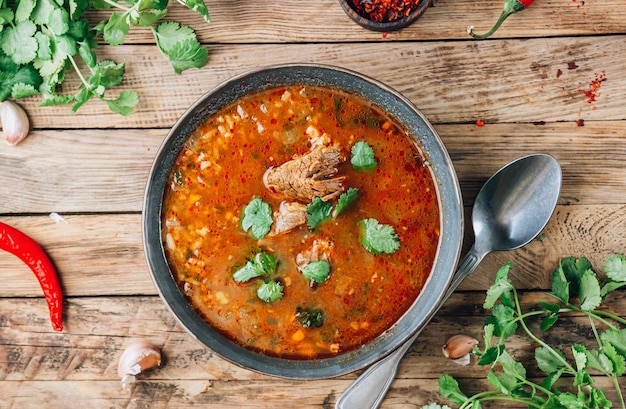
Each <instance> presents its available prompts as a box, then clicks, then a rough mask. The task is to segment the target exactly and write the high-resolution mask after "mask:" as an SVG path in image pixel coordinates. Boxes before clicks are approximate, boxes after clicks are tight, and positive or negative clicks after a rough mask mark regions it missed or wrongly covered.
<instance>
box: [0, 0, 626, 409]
mask: <svg viewBox="0 0 626 409" xmlns="http://www.w3.org/2000/svg"><path fill="white" fill-rule="evenodd" d="M206 3H207V7H208V9H209V11H210V13H211V23H210V24H206V23H205V22H204V21H203V20H202V18H201V17H200V16H196V15H194V14H192V13H189V12H188V10H187V9H185V8H184V7H183V6H176V5H172V6H170V8H171V11H170V14H169V16H170V17H171V18H172V19H173V20H176V21H185V23H186V24H189V25H190V26H191V27H192V28H194V29H195V30H196V32H197V33H198V36H199V38H200V40H201V42H202V43H203V44H207V45H208V48H209V62H208V64H207V65H206V66H205V67H204V68H202V69H193V70H187V71H185V72H184V73H183V74H182V75H176V74H174V72H173V71H172V69H171V67H170V66H169V65H168V63H167V62H166V61H165V60H164V59H163V58H161V56H160V55H159V51H158V49H157V48H156V47H155V46H154V40H153V39H152V37H151V35H150V34H149V33H147V32H145V31H144V30H134V29H131V31H130V32H129V34H128V37H127V40H126V43H125V44H124V45H122V46H118V47H111V46H107V45H104V44H102V45H101V46H100V47H98V49H97V52H98V54H99V55H100V56H101V58H103V59H104V58H111V59H113V60H116V61H117V62H126V63H127V72H126V78H125V82H124V84H123V86H124V88H125V89H132V90H134V91H136V92H137V93H138V94H139V98H140V101H139V104H138V105H137V107H136V112H135V113H134V114H132V115H130V116H126V117H123V116H120V115H117V114H114V113H111V112H110V111H109V110H108V109H107V107H106V105H104V104H103V103H102V102H101V101H97V100H94V101H90V102H88V103H87V104H86V105H84V106H83V107H81V108H80V110H79V111H78V112H77V113H75V114H73V113H72V112H71V108H70V107H68V106H60V107H41V106H39V99H38V98H37V97H28V98H26V99H22V100H20V101H19V103H20V104H21V105H22V107H23V108H24V109H25V110H26V112H27V113H28V116H29V118H30V122H31V133H30V135H29V136H28V137H27V138H26V139H25V140H24V141H23V142H21V143H20V144H19V145H18V146H16V147H9V146H8V145H4V144H2V145H1V146H0V222H2V223H5V224H7V225H10V226H12V227H14V228H16V229H18V230H20V231H22V232H23V233H25V234H27V235H28V236H30V237H31V238H32V239H34V240H35V241H36V242H37V243H39V244H40V245H41V247H42V248H43V249H44V250H45V252H46V254H47V255H48V256H49V257H50V259H51V260H52V262H53V264H54V266H55V267H56V270H57V272H58V277H59V280H60V283H61V288H62V291H63V296H64V301H63V331H62V332H58V331H54V329H53V328H52V326H51V324H50V313H49V311H48V307H47V304H46V300H45V298H44V297H43V293H42V289H41V287H40V285H39V283H38V281H37V278H36V276H35V275H34V274H33V272H32V271H31V270H30V268H29V267H28V266H27V265H26V264H23V263H22V261H21V260H20V259H19V258H17V257H15V256H13V255H11V254H10V253H8V252H0V281H1V282H2V284H1V285H0V397H1V398H0V409H9V408H10V409H17V408H20V409H21V408H42V407H55V408H64V407H67V408H70V407H72V408H92V409H99V408H107V409H108V408H163V409H165V408H167V409H174V408H188V407H202V408H223V407H232V408H261V407H262V408H331V407H333V406H334V404H335V402H336V400H337V399H338V397H339V396H340V395H341V393H342V392H343V391H344V390H345V389H346V388H347V387H348V386H349V385H350V384H351V382H352V381H354V380H355V379H356V377H357V376H358V373H353V374H349V375H345V376H342V377H339V378H337V379H331V380H315V381H292V380H286V379H279V378H273V377H269V376H263V375H259V374H257V373H255V372H251V371H248V370H246V369H242V368H239V367H237V366H235V365H233V364H231V363H228V362H226V361H225V360H223V359H221V358H220V357H219V356H217V355H216V354H214V353H212V352H211V351H210V350H209V349H207V348H205V347H204V346H202V345H201V344H200V343H199V342H197V341H196V340H194V339H193V338H192V337H191V336H189V335H188V334H187V333H186V332H185V331H184V330H183V329H182V328H181V327H180V326H179V325H178V324H177V323H176V321H175V319H174V318H173V317H172V315H171V314H170V313H169V311H168V310H167V308H166V307H165V305H164V304H163V302H162V301H161V299H160V298H159V297H158V295H157V292H156V289H155V287H154V286H153V284H152V281H151V279H150V275H149V273H148V269H147V265H146V261H145V257H144V252H143V246H142V238H141V223H140V221H141V211H142V200H143V194H144V189H145V184H146V181H147V177H148V173H149V170H150V166H151V164H152V161H153V159H154V156H155V153H156V151H157V149H158V147H159V145H160V144H161V142H162V140H163V138H164V137H165V135H166V134H167V132H168V129H169V128H170V127H171V126H172V125H173V124H174V122H175V121H176V119H177V118H178V117H179V116H180V115H181V114H182V113H183V112H184V111H185V109H186V108H187V107H188V106H190V105H191V104H192V103H193V102H194V101H195V100H196V99H198V98H199V97H200V96H201V95H202V94H204V93H205V92H206V91H208V90H209V89H211V88H212V87H213V86H215V85H217V84H218V83H220V82H221V81H224V80H226V79H228V78H229V77H231V76H233V75H235V74H238V73H241V72H243V71H247V70H249V69H252V68H256V67H260V66H264V65H273V64H277V63H291V62H305V63H322V64H330V65H337V66H341V67H345V68H348V69H351V70H355V71H359V72H361V73H363V74H366V75H368V76H371V77H374V78H376V79H378V80H380V81H382V82H384V83H386V84H388V85H390V86H391V87H393V88H395V89H396V90H398V91H399V92H401V93H402V94H404V95H405V96H406V97H408V98H409V99H410V100H411V101H413V102H414V103H415V104H416V105H417V106H418V107H419V108H420V109H421V110H422V111H423V113H424V114H425V115H426V116H427V117H428V119H429V120H430V121H431V122H432V123H433V125H434V127H435V128H436V130H437V131H438V132H439V134H440V135H441V138H442V140H443V142H444V143H445V145H446V147H447V149H448V151H449V153H450V156H451V158H452V161H453V163H454V166H455V167H456V171H457V173H458V176H459V179H460V185H461V189H462V192H463V200H464V205H465V209H466V216H467V217H466V226H467V228H466V233H465V245H464V251H466V250H467V249H468V247H469V243H470V242H471V240H472V234H473V233H472V231H471V225H470V223H469V213H470V209H471V206H472V204H473V201H474V197H475V196H476V193H477V191H478V189H479V188H480V186H481V185H482V184H483V183H484V181H485V180H486V179H487V178H488V177H489V176H490V175H491V174H492V173H493V172H494V171H496V170H497V169H498V168H500V167H501V166H502V165H504V164H505V163H507V162H509V161H511V160H513V159H515V158H517V157H520V156H523V155H525V154H529V153H535V152H543V153H549V154H551V155H553V156H554V157H555V158H556V159H557V160H558V161H559V162H560V164H561V166H562V169H563V187H562V190H561V197H560V199H559V202H558V206H557V209H556V211H555V213H554V215H553V217H552V219H551V221H550V222H549V223H548V225H547V226H546V228H545V229H544V231H543V232H542V234H541V236H540V237H539V238H538V239H536V240H534V241H532V242H531V243H529V244H528V245H527V246H525V247H524V248H522V249H519V250H516V251H510V252H501V253H492V254H490V255H488V256H487V257H486V258H485V260H484V261H483V262H482V263H481V264H480V266H479V267H478V269H477V270H476V271H475V272H474V273H473V275H472V276H471V277H470V278H468V279H467V280H466V282H464V283H463V284H462V285H461V287H460V288H459V289H458V290H457V291H456V293H455V294H454V295H453V296H452V297H451V298H450V299H449V300H448V301H447V302H446V304H445V305H444V307H443V308H442V309H441V310H440V311H439V313H438V314H437V315H436V316H435V317H434V319H433V321H432V322H431V323H430V324H429V325H428V327H427V328H426V329H425V330H424V332H423V333H422V334H421V335H420V338H419V339H418V341H417V342H416V343H415V344H414V345H413V346H412V348H411V349H410V350H409V352H408V354H407V356H406V357H405V359H404V360H403V362H402V364H401V366H400V369H399V373H398V376H397V378H396V380H395V381H394V383H393V384H392V385H391V389H390V391H389V393H388V394H387V396H386V399H385V400H384V401H383V403H382V406H381V407H382V408H420V407H421V406H422V405H425V404H427V403H429V402H431V401H438V402H441V403H448V404H450V403H449V402H447V401H446V400H445V399H443V398H441V397H439V396H438V393H437V391H438V386H437V379H438V377H439V376H440V375H441V374H444V373H448V374H451V375H453V376H454V377H455V378H457V379H459V380H460V383H461V386H462V388H463V390H464V391H466V392H468V393H471V392H477V391H481V390H485V389H489V388H490V386H489V384H488V382H487V381H486V374H487V372H488V368H486V367H480V366H477V365H475V363H472V364H471V365H468V366H459V365H457V364H455V363H453V362H451V361H449V360H448V359H446V358H445V357H444V356H443V355H442V353H441V346H443V345H444V343H445V341H446V339H447V338H448V337H449V336H452V335H455V334H459V333H463V334H468V335H471V336H472V337H475V338H477V339H478V340H479V341H480V342H481V343H482V331H483V325H484V322H483V320H484V318H485V316H486V315H487V312H485V311H484V310H483V308H482V304H483V301H484V298H485V291H486V289H487V288H488V287H489V286H490V285H491V284H492V283H493V280H494V277H495V273H496V271H497V270H498V268H499V267H500V266H502V265H503V264H505V263H506V262H508V261H512V262H513V265H514V267H513V270H512V271H511V273H510V276H511V279H512V281H513V283H514V284H515V286H516V288H518V290H519V291H520V296H521V299H522V302H523V303H524V304H525V305H526V304H527V305H533V304H536V303H537V302H538V300H540V299H543V298H542V290H548V289H549V288H550V283H551V279H552V272H553V271H554V270H555V268H556V267H557V265H558V262H559V260H560V259H561V258H563V257H566V256H585V257H587V258H588V259H589V260H590V261H591V262H592V264H593V266H594V268H597V269H598V270H599V271H601V269H602V263H603V262H604V260H605V259H606V258H607V257H608V256H610V255H612V254H624V253H626V148H625V146H626V58H625V57H624V56H625V55H626V2H625V1H624V0H585V1H583V0H536V1H535V2H534V3H533V4H532V6H531V7H528V8H527V9H525V10H522V11H520V12H518V13H515V14H513V15H511V16H510V17H508V19H507V20H506V21H505V22H504V23H503V24H502V26H501V27H500V28H499V29H498V31H497V32H495V33H494V34H493V35H491V37H490V38H489V39H486V40H474V39H472V38H471V37H470V36H469V35H468V34H467V27H468V26H469V25H471V26H474V30H475V31H476V32H478V33H483V32H487V31H488V30H489V29H490V28H491V27H492V26H493V24H494V23H495V21H496V20H497V18H498V16H499V15H500V13H501V11H502V2H501V1H500V0H485V1H468V2H458V1H456V2H453V1H451V0H435V2H434V4H433V6H432V7H431V8H429V9H428V10H427V11H426V13H425V14H424V15H423V16H422V17H421V18H420V19H419V20H418V21H417V22H416V23H414V24H413V25H411V26H409V27H408V28H405V29H404V30H402V31H399V32H390V33H379V32H373V31H367V30H365V29H363V28H361V27H359V26H357V25H356V24H354V23H353V22H352V21H351V20H349V19H348V17H347V16H346V15H345V14H344V12H343V10H342V8H341V7H340V5H339V4H338V2H336V1H334V0H317V1H313V2H301V1H296V0H277V1H273V2H265V1H259V0H251V1H235V2H229V1H222V2H217V1H211V0H207V2H206ZM93 18H94V19H95V20H97V19H98V16H97V15H96V16H93ZM78 84H79V81H78V79H77V78H73V77H70V78H67V79H66V82H65V83H64V86H66V87H68V88H77V87H78ZM51 214H55V215H59V217H51ZM606 307H607V308H608V309H610V311H612V313H614V314H616V315H619V316H621V317H626V291H625V290H624V288H622V289H620V290H618V291H616V292H615V293H613V294H612V296H611V298H610V301H608V302H607V304H606ZM548 337H549V338H548V340H549V341H551V342H554V343H556V344H558V345H563V346H564V348H565V347H566V346H567V345H572V344H574V343H581V344H585V343H586V342H587V341H586V340H587V339H588V337H589V333H588V322H583V321H581V318H580V317H577V316H575V315H574V316H571V317H569V318H567V319H565V320H564V321H563V322H561V323H560V325H558V326H555V327H554V328H553V329H552V330H551V331H550V332H549V333H548ZM139 339H143V340H149V341H151V342H153V343H154V344H155V345H157V346H159V347H160V348H161V350H162V354H163V362H162V365H161V367H160V368H156V369H152V370H150V371H147V372H145V373H144V374H141V375H139V376H138V379H137V383H135V384H134V385H132V387H131V388H130V389H129V390H127V391H122V388H121V384H120V379H119V378H118V375H117V362H118V359H119V357H120V356H121V354H122V352H123V350H124V349H125V348H126V346H128V345H129V344H130V343H132V342H133V341H135V340H139ZM507 345H508V346H509V347H510V348H511V350H512V351H514V352H515V355H516V359H518V360H520V361H522V362H528V363H529V364H528V367H527V368H528V371H529V374H528V376H529V377H534V376H536V377H539V374H538V369H537V368H536V366H533V365H531V364H530V362H531V360H532V358H533V351H534V347H533V346H532V345H531V344H529V343H528V342H527V341H526V340H525V339H523V338H515V337H514V338H513V339H511V341H510V342H509V343H508V344H507ZM598 379H599V380H598V382H599V383H601V384H603V385H606V386H607V390H609V389H608V388H609V387H610V386H612V383H611V382H610V381H609V380H608V379H605V378H603V377H599V378H598ZM621 385H622V387H624V385H626V382H624V379H623V378H622V379H621ZM611 393H613V394H612V395H611ZM611 393H609V397H611V398H615V397H616V396H615V393H614V392H611ZM450 405H451V404H450ZM494 407H498V406H494ZM510 407H515V406H514V405H511V406H510ZM518 407H519V406H518Z"/></svg>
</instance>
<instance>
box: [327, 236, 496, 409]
mask: <svg viewBox="0 0 626 409" xmlns="http://www.w3.org/2000/svg"><path fill="white" fill-rule="evenodd" d="M486 254H487V252H481V251H477V250H476V247H475V246H472V248H471V249H470V251H469V252H468V253H467V254H466V255H465V257H463V260H461V263H460V264H459V266H458V268H457V270H456V272H455V273H454V276H453V277H452V282H451V283H450V286H449V287H448V290H447V291H446V293H445V295H444V296H443V298H442V299H441V301H440V302H439V304H437V306H436V307H435V309H434V310H433V313H432V315H435V313H436V312H437V310H439V308H441V306H442V305H443V304H444V303H445V302H446V300H447V299H448V298H450V296H451V295H452V293H454V290H456V288H457V287H458V286H459V284H461V282H462V281H463V280H464V279H465V278H466V277H467V276H468V275H470V274H471V273H472V271H474V270H475V269H476V267H477V266H478V264H479V263H480V262H481V260H482V259H483V258H484V257H485V255H486ZM432 315H431V316H430V317H428V318H427V319H426V320H424V321H423V322H422V323H421V324H420V325H419V327H418V328H417V331H416V332H415V334H414V335H413V336H411V338H409V339H408V340H407V341H406V342H405V343H404V344H402V345H401V346H400V347H399V348H398V349H396V350H395V351H393V352H392V353H391V354H389V355H387V356H386V357H384V358H383V359H381V360H379V361H377V362H375V363H374V364H372V365H371V366H370V367H369V368H367V370H365V371H364V372H363V373H362V374H361V375H360V376H359V377H358V378H357V379H356V380H355V381H354V382H353V383H352V384H351V385H350V386H348V389H346V390H345V391H344V392H343V394H341V396H340V397H339V399H337V402H336V403H335V409H368V408H371V409H376V408H378V407H379V406H380V404H381V402H382V401H383V399H384V398H385V395H386V394H387V390H389V387H390V386H391V383H392V382H393V380H394V378H395V377H396V374H397V373H398V366H399V364H400V361H401V360H402V357H403V356H404V354H405V353H406V351H407V350H408V349H409V348H410V347H411V345H412V344H413V342H415V340H416V339H417V337H418V335H419V334H420V333H421V332H422V330H423V329H424V327H426V325H427V324H428V322H429V321H430V319H431V318H432Z"/></svg>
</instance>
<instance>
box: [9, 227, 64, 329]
mask: <svg viewBox="0 0 626 409" xmlns="http://www.w3.org/2000/svg"><path fill="white" fill-rule="evenodd" d="M0 249H2V250H6V251H8V252H9V253H11V254H14V255H16V256H17V257H18V258H19V259H20V260H22V261H23V262H24V263H26V265H27V266H28V267H30V269H31V270H32V271H33V273H35V276H37V280H39V285H41V289H42V290H43V295H44V296H45V297H46V302H47V303H48V309H49V310H50V321H51V323H52V329H54V330H55V331H63V292H62V291H61V284H60V283H59V277H58V276H57V273H56V270H55V269H54V266H53V265H52V262H51V261H50V259H49V258H48V255H47V254H46V252H45V251H44V250H43V249H42V248H41V246H40V245H39V244H37V242H36V241H35V240H33V239H32V238H30V237H28V236H27V235H26V234H24V233H22V232H21V231H19V230H17V229H15V228H14V227H11V226H9V225H7V224H4V223H2V222H0Z"/></svg>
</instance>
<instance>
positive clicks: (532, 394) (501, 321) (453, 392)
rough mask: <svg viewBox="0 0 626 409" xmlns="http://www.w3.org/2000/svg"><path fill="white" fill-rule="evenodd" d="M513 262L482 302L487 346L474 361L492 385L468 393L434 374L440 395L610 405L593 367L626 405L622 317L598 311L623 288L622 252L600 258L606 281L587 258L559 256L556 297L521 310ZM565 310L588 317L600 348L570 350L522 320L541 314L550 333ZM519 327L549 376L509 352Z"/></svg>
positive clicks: (477, 402)
mask: <svg viewBox="0 0 626 409" xmlns="http://www.w3.org/2000/svg"><path fill="white" fill-rule="evenodd" d="M510 268H511V263H508V264H506V265H504V266H503V267H502V268H501V269H500V270H499V271H498V273H497V275H496V280H495V283H494V284H493V285H492V286H491V288H489V290H488V291H487V297H486V299H485V303H484V308H486V309H491V312H492V316H490V317H488V318H487V319H486V325H485V330H484V332H485V333H484V341H485V349H484V350H482V351H481V350H475V351H474V354H476V355H478V356H479V357H480V360H479V362H478V364H479V365H490V366H491V369H492V370H491V372H489V373H488V375H487V380H488V381H489V383H491V385H492V386H493V387H494V389H492V390H489V391H484V392H480V393H477V394H475V395H473V396H470V397H468V396H466V395H465V394H464V393H463V392H462V391H461V390H460V388H459V385H458V383H457V381H456V380H455V379H454V378H452V377H451V376H449V375H442V376H441V377H440V378H439V393H440V394H441V395H442V396H444V397H446V398H448V399H449V400H450V401H451V402H453V403H456V404H459V405H461V406H460V408H463V409H465V408H472V409H479V408H481V407H482V403H485V402H502V401H509V402H515V403H519V404H523V405H526V406H528V407H529V408H545V409H587V408H589V409H591V408H603V409H604V408H611V407H613V404H612V402H611V401H609V400H608V399H607V397H606V394H605V392H604V391H603V390H602V389H599V388H597V387H596V386H595V383H594V379H593V377H592V376H591V374H590V372H589V371H590V370H593V371H598V372H600V373H602V374H603V375H605V376H607V377H608V378H609V379H610V380H611V381H612V382H613V386H614V388H615V390H616V393H617V396H618V399H619V404H620V406H619V407H620V408H622V409H624V408H626V404H625V403H624V396H623V389H622V388H621V387H620V384H619V380H618V378H619V377H620V376H622V375H623V374H624V372H626V328H625V326H626V320H625V319H623V318H621V317H619V316H616V315H615V314H612V313H610V312H608V311H605V310H601V309H599V307H600V306H601V304H602V302H603V301H604V300H605V298H606V297H607V296H608V295H609V294H610V293H611V292H612V291H615V290H616V289H618V288H620V287H624V286H626V258H625V257H624V256H623V255H614V256H611V257H609V258H608V259H607V260H606V262H605V263H604V273H605V274H606V277H607V279H606V281H605V282H604V283H602V282H601V281H600V279H599V278H598V275H597V274H596V273H595V272H594V271H593V270H592V268H591V263H590V262H589V260H587V259H586V258H574V257H568V258H564V259H562V260H561V262H560V263H559V266H558V268H557V269H556V271H554V274H553V277H552V290H551V291H550V292H549V293H548V295H549V296H550V297H552V298H553V299H554V302H553V303H548V302H542V303H540V308H538V309H537V310H534V311H530V312H523V311H522V309H521V306H520V302H519V298H518V294H517V290H516V289H515V287H514V286H513V285H512V284H511V280H510V279H509V277H508V272H509V270H510ZM562 313H578V314H583V315H585V316H587V317H588V319H589V323H590V326H591V332H592V333H593V334H594V338H595V340H596V341H597V345H598V347H597V348H593V349H589V348H587V347H585V346H583V345H580V344H575V345H572V346H571V348H569V350H565V351H562V350H560V349H559V348H556V347H554V346H551V345H548V344H547V343H545V342H544V341H543V340H542V339H541V338H539V336H537V335H536V334H534V333H533V332H532V331H531V330H530V329H529V327H528V326H527V324H526V319H528V318H530V317H536V316H543V319H542V322H541V325H540V330H541V331H547V330H548V329H550V328H551V327H552V326H553V325H555V324H556V323H557V322H558V319H559V315H560V314H562ZM520 327H521V328H522V330H523V332H524V333H526V335H527V336H528V337H530V339H531V340H533V341H534V342H535V343H536V344H537V348H536V349H535V360H536V361H537V365H538V367H539V369H540V370H542V371H543V372H545V373H546V377H545V378H544V379H543V381H542V382H541V383H540V384H539V383H536V382H534V381H533V380H530V379H528V378H527V376H526V368H525V367H524V365H523V364H522V363H521V362H518V361H516V360H515V358H514V357H513V356H511V355H510V354H509V353H508V352H507V350H506V345H505V341H506V340H507V338H508V337H510V336H511V335H512V334H513V333H514V332H515V331H516V330H517V329H518V328H520ZM559 379H563V380H568V381H570V382H571V383H570V387H568V388H567V389H565V388H563V387H562V386H559V388H557V387H555V383H556V381H557V380H559ZM445 408H447V406H445V405H443V406H441V405H439V404H435V403H431V404H429V405H426V406H423V407H422V409H445Z"/></svg>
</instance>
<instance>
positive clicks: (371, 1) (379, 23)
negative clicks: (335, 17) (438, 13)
mask: <svg viewBox="0 0 626 409" xmlns="http://www.w3.org/2000/svg"><path fill="white" fill-rule="evenodd" d="M339 4H341V7H343V10H344V11H345V12H346V14H347V15H348V17H350V18H351V19H352V20H354V22H355V23H357V24H358V25H360V26H362V27H365V28H368V29H370V30H374V31H396V30H400V29H402V28H405V27H407V26H408V25H410V24H412V23H413V22H414V21H415V20H417V19H418V18H419V17H420V16H421V15H422V14H424V12H425V11H426V9H427V8H428V7H429V6H430V5H431V4H432V0H339Z"/></svg>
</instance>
